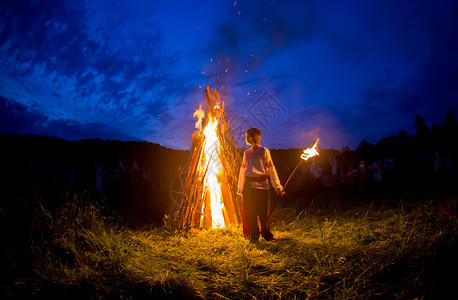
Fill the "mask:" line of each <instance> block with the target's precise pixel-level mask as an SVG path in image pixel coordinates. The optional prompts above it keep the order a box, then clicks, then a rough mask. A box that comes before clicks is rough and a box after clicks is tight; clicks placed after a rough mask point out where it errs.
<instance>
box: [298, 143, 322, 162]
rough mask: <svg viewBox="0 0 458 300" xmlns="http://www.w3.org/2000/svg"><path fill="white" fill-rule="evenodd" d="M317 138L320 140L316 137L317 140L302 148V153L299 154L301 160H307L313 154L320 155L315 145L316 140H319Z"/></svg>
mask: <svg viewBox="0 0 458 300" xmlns="http://www.w3.org/2000/svg"><path fill="white" fill-rule="evenodd" d="M319 140H320V139H317V140H316V141H315V142H314V143H313V145H312V147H310V148H307V149H305V150H304V152H303V153H302V155H301V158H302V159H303V160H305V161H307V160H308V159H309V158H312V157H314V156H317V155H320V153H318V149H317V145H318V141H319Z"/></svg>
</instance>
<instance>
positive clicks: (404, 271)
mask: <svg viewBox="0 0 458 300" xmlns="http://www.w3.org/2000/svg"><path fill="white" fill-rule="evenodd" d="M335 201H337V200H335ZM453 203H456V201H454V200H450V201H447V202H444V203H426V204H421V205H415V206H414V205H408V206H406V205H403V204H402V203H398V204H397V205H395V206H392V207H391V208H389V207H385V208H383V207H378V208H377V209H375V208H374V205H373V204H367V205H361V206H359V207H357V208H353V209H351V210H345V211H342V210H341V211H336V210H335V209H334V210H333V212H331V211H330V212H326V213H324V212H323V211H321V212H320V213H318V211H314V210H309V211H307V212H302V213H301V214H300V215H299V216H296V213H295V212H294V211H292V210H290V209H283V210H280V211H278V212H277V213H276V214H275V216H274V217H276V218H275V222H274V225H273V233H274V234H275V236H276V238H277V242H276V243H267V242H264V241H261V242H259V243H250V242H249V241H248V240H246V239H245V238H243V237H242V233H241V229H240V228H238V227H230V228H226V229H221V230H204V231H198V232H194V233H190V234H185V233H183V232H174V231H171V230H168V229H167V226H164V227H163V228H143V229H135V230H134V229H129V228H127V227H125V226H121V225H119V223H118V222H116V221H115V220H114V219H110V218H106V217H104V216H103V214H102V213H101V211H100V210H99V208H98V207H96V206H94V205H93V204H91V202H90V200H88V199H81V197H77V198H75V199H73V200H72V201H69V202H67V203H66V204H65V205H63V206H62V208H61V209H59V210H57V211H55V212H52V213H51V212H49V211H47V210H46V209H45V208H42V209H40V211H39V213H38V215H37V224H38V225H36V226H38V227H37V231H40V232H42V234H40V235H35V240H34V253H35V265H34V270H35V273H36V274H37V275H38V276H37V277H38V279H36V280H35V281H34V284H33V291H31V293H32V294H35V295H39V296H48V295H73V296H75V295H79V296H84V297H90V298H108V297H116V298H123V299H124V298H127V299H129V298H132V299H134V298H142V297H147V296H155V297H167V298H182V297H185V298H205V299H208V298H211V299H214V298H221V299H235V298H237V299H240V298H246V299H270V298H285V299H295V298H300V299H304V298H337V299H348V298H381V299H382V298H387V297H388V298H393V297H394V298H415V297H426V296H431V295H433V296H434V295H442V294H441V293H442V292H444V290H443V284H446V283H447V282H445V283H444V282H443V281H442V282H437V281H436V279H433V277H434V276H436V275H437V274H436V273H437V272H445V271H446V270H448V269H447V268H448V266H447V263H446V264H445V265H442V258H443V255H446V256H447V255H448V251H449V250H450V251H452V250H456V237H457V230H456V228H457V227H456V214H454V212H455V213H456V207H455V209H453ZM331 206H332V203H330V207H331ZM450 206H452V208H451V209H450ZM334 207H335V205H334ZM38 236H39V237H40V238H37V237H38ZM452 253H453V251H452ZM449 256H450V257H452V256H453V255H449ZM450 257H447V258H450ZM455 263H456V259H455ZM440 278H442V277H440V276H439V279H440ZM450 288H451V289H450V290H451V291H453V287H450ZM439 289H441V290H439Z"/></svg>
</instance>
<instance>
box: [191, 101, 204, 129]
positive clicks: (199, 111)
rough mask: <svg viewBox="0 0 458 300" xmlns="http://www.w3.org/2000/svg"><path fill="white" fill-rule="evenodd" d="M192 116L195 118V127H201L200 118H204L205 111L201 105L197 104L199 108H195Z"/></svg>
mask: <svg viewBox="0 0 458 300" xmlns="http://www.w3.org/2000/svg"><path fill="white" fill-rule="evenodd" d="M193 117H194V118H197V121H196V125H195V126H196V129H202V120H203V118H205V111H204V110H203V109H202V105H200V106H199V109H196V111H195V112H194V115H193Z"/></svg>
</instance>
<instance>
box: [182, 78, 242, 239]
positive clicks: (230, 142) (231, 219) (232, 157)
mask: <svg viewBox="0 0 458 300" xmlns="http://www.w3.org/2000/svg"><path fill="white" fill-rule="evenodd" d="M205 96H206V103H207V106H208V112H207V114H205V111H204V110H203V109H202V107H199V109H198V110H196V111H195V113H194V117H196V118H197V121H196V124H195V127H196V131H195V133H194V134H193V135H192V138H193V141H192V146H191V154H190V157H189V159H188V166H187V168H186V170H187V175H186V181H185V184H184V188H183V193H182V196H181V201H180V202H181V205H180V208H179V217H178V224H177V227H178V229H185V230H188V229H191V228H223V227H225V226H227V225H228V224H237V223H240V222H241V221H242V202H241V199H240V196H237V195H236V190H237V180H238V171H239V168H240V164H241V160H242V157H241V153H240V151H239V150H238V149H237V146H236V144H235V142H234V139H233V137H232V134H231V132H230V130H229V126H228V122H227V120H226V117H225V114H224V113H225V109H224V102H222V101H220V99H219V95H218V93H217V91H216V90H210V88H209V87H207V89H206V91H205Z"/></svg>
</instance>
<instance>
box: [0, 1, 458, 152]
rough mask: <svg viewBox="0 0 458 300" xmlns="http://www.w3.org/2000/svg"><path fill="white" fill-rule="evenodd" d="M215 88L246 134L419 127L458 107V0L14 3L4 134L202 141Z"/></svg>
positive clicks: (336, 138) (330, 138) (280, 143)
mask: <svg viewBox="0 0 458 300" xmlns="http://www.w3.org/2000/svg"><path fill="white" fill-rule="evenodd" d="M207 86H210V87H211V88H216V89H217V90H218V91H219V92H220V95H221V98H222V100H223V101H225V103H226V108H227V112H226V117H227V118H228V119H231V121H230V126H231V128H232V129H233V130H234V134H235V138H236V140H237V142H238V143H239V142H241V140H239V136H240V135H239V134H240V132H241V131H244V130H246V129H248V127H259V128H260V129H261V130H262V131H263V141H262V144H263V145H264V146H267V147H269V148H291V147H299V148H302V147H305V146H309V145H310V143H311V142H312V141H313V140H314V139H315V138H316V137H320V145H319V146H320V148H328V149H329V148H333V149H340V148H342V147H345V146H349V147H350V148H351V149H354V148H355V147H356V146H357V145H358V144H359V143H360V141H361V139H366V140H367V141H369V142H372V143H375V142H377V141H378V140H380V139H381V138H382V137H385V136H389V135H392V134H398V133H399V131H400V130H401V129H403V130H407V133H408V134H413V133H414V132H413V121H414V119H415V116H416V115H420V116H422V117H423V118H424V120H425V122H426V124H428V125H432V124H433V123H434V122H441V121H443V120H444V119H445V115H446V112H447V111H452V112H454V113H455V115H458V101H457V100H458V2H457V1H455V0H453V1H447V0H441V1H425V0H415V1H413V0H412V1H399V0H380V1H319V0H316V1H309V0H303V1H279V0H275V1H263V0H261V1H252V0H237V1H151V0H143V1H119V0H106V1H102V0H91V1H62V0H37V1H23V0H6V1H5V0H3V1H1V4H0V132H17V133H24V134H43V135H50V136H56V137H60V138H64V139H67V140H79V139H83V138H96V137H97V138H101V139H114V140H118V139H120V140H146V141H150V142H154V143H158V144H161V145H164V146H167V147H172V148H175V149H189V148H190V145H191V134H192V132H193V131H194V119H193V113H194V110H195V109H197V108H198V107H199V105H200V104H203V107H204V108H205V109H206V104H205V100H204V99H205V94H204V91H205V88H206V87H207ZM241 145H243V144H241Z"/></svg>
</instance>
